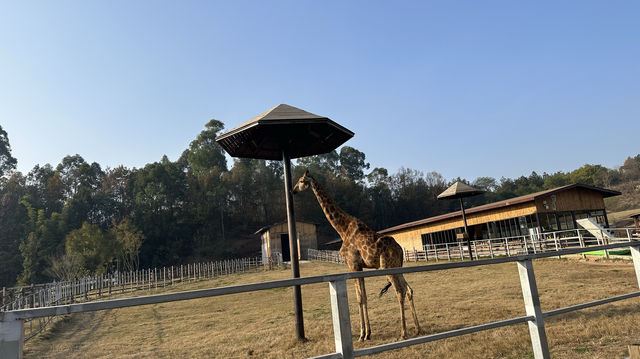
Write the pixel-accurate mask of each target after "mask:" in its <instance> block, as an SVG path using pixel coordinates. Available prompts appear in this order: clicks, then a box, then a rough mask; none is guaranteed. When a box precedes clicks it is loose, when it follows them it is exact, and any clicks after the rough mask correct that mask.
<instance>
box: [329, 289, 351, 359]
mask: <svg viewBox="0 0 640 359" xmlns="http://www.w3.org/2000/svg"><path fill="white" fill-rule="evenodd" d="M329 294H330V297H331V316H332V319H333V338H334V341H335V344H336V352H337V353H340V354H342V358H344V359H350V358H353V357H354V356H353V338H352V337H351V319H350V318H349V300H348V298H347V282H346V281H345V280H338V281H333V282H329Z"/></svg>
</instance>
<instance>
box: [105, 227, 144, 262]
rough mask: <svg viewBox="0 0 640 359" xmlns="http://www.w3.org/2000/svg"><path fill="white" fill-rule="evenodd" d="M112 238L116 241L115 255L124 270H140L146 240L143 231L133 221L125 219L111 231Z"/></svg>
mask: <svg viewBox="0 0 640 359" xmlns="http://www.w3.org/2000/svg"><path fill="white" fill-rule="evenodd" d="M111 236H112V237H113V238H114V239H115V244H114V249H115V254H116V256H117V259H118V263H122V269H123V270H127V271H134V270H138V266H139V264H140V247H141V246H142V242H143V241H144V239H145V237H144V234H143V233H142V231H140V230H139V229H138V227H136V226H135V225H134V224H133V222H131V220H129V219H128V218H125V219H123V220H122V221H121V222H120V223H118V225H117V226H115V227H113V228H112V229H111Z"/></svg>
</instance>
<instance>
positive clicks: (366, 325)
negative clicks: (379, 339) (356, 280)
mask: <svg viewBox="0 0 640 359" xmlns="http://www.w3.org/2000/svg"><path fill="white" fill-rule="evenodd" d="M360 296H361V298H362V311H363V313H364V338H363V340H371V324H369V307H368V305H367V290H366V289H365V287H364V278H360Z"/></svg>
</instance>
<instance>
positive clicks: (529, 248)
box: [308, 228, 640, 263]
mask: <svg viewBox="0 0 640 359" xmlns="http://www.w3.org/2000/svg"><path fill="white" fill-rule="evenodd" d="M639 237H640V236H639V234H638V233H637V229H635V228H608V229H607V230H606V231H601V233H597V232H596V233H593V231H592V230H586V229H572V230H566V231H556V232H549V233H543V234H540V235H537V234H534V235H527V236H515V237H505V238H494V239H482V240H473V241H471V250H472V253H473V257H474V258H475V259H480V258H495V257H502V256H506V257H511V256H518V255H523V254H531V253H533V254H536V253H540V252H549V251H559V250H562V249H566V248H587V249H588V248H589V247H593V246H599V245H605V244H610V243H620V242H630V241H632V240H636V239H640V238H639ZM603 255H604V256H606V257H607V258H608V257H609V251H608V250H606V251H604V252H603ZM308 257H309V259H310V260H318V261H325V262H335V263H344V258H342V255H341V254H340V252H339V251H330V250H315V249H309V250H308ZM404 259H405V261H414V262H418V261H425V262H428V261H435V262H439V261H442V260H448V261H451V260H464V259H469V250H468V247H467V244H466V242H455V243H441V244H435V245H430V244H427V245H425V246H423V248H422V249H421V250H416V249H413V250H408V249H405V250H404Z"/></svg>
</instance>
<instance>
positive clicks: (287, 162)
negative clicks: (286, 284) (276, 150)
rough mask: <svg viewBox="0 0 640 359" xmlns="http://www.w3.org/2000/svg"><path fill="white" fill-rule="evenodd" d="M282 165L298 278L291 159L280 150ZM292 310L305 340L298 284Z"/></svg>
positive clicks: (291, 248) (291, 249)
mask: <svg viewBox="0 0 640 359" xmlns="http://www.w3.org/2000/svg"><path fill="white" fill-rule="evenodd" d="M282 162H283V165H284V193H285V199H286V203H287V224H288V227H289V253H291V271H292V272H293V278H300V262H299V260H298V234H297V233H296V216H295V213H294V211H293V193H291V190H292V189H293V185H292V184H291V159H290V158H289V155H288V154H287V153H286V152H285V151H283V152H282ZM293 310H294V312H295V317H296V336H297V339H298V340H305V336H304V321H303V318H302V291H301V290H300V286H299V285H296V286H294V287H293Z"/></svg>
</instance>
